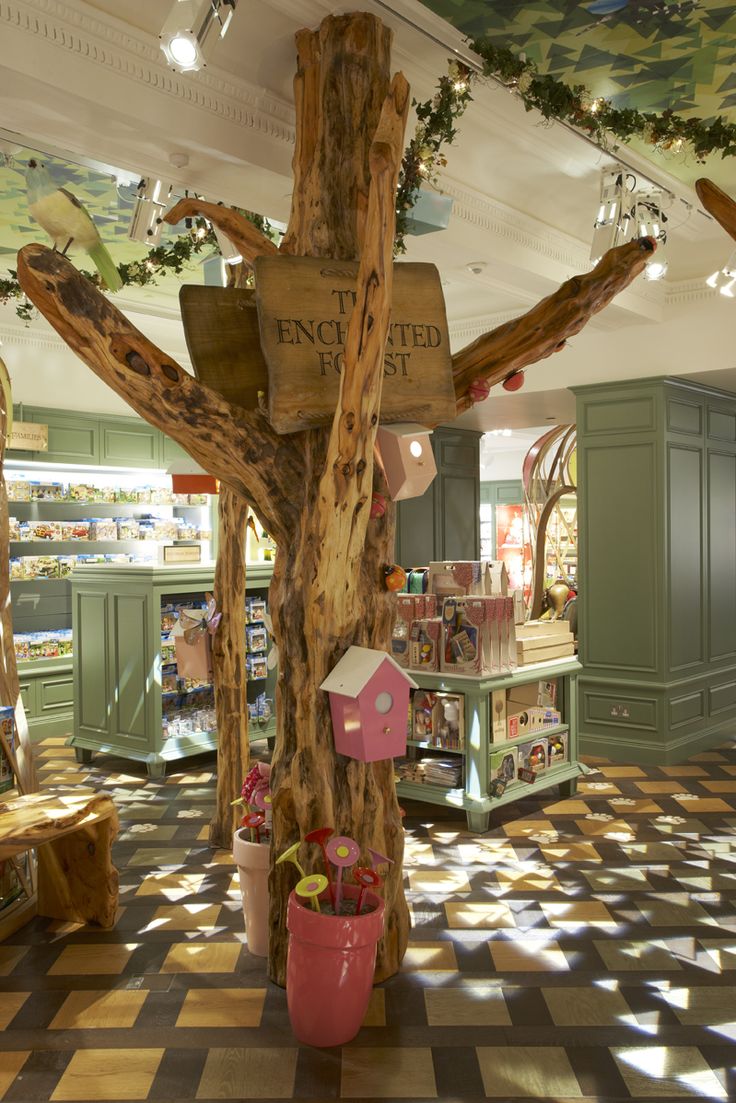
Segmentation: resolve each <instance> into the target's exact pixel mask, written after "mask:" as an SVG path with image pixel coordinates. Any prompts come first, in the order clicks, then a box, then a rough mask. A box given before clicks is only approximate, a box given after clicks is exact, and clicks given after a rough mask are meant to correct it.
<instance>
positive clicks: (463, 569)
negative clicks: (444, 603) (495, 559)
mask: <svg viewBox="0 0 736 1103" xmlns="http://www.w3.org/2000/svg"><path fill="white" fill-rule="evenodd" d="M485 576H486V565H485V562H484V561H482V560H460V561H459V562H456V563H430V564H429V580H428V583H427V589H428V590H429V592H430V593H433V594H437V596H438V597H462V596H468V595H469V596H473V597H479V596H480V595H481V594H484V593H485V592H486V582H485Z"/></svg>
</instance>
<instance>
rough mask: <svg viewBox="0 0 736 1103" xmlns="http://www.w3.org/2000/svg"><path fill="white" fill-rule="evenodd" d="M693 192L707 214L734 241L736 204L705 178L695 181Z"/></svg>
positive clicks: (735, 236)
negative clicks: (696, 194) (711, 216)
mask: <svg viewBox="0 0 736 1103" xmlns="http://www.w3.org/2000/svg"><path fill="white" fill-rule="evenodd" d="M695 191H696V192H697V193H698V199H699V200H700V202H701V203H702V204H703V206H704V207H705V209H706V211H707V212H708V214H711V215H713V217H714V218H715V220H716V222H718V223H719V224H720V225H721V226H722V227H723V229H724V230H725V231H726V233H727V234H729V236H730V237H732V238H733V239H734V241H736V202H735V201H734V200H733V199H732V198H731V196H730V195H727V194H726V193H725V191H722V190H721V188H719V187H718V185H717V184H714V183H713V181H712V180H707V179H706V178H705V177H702V178H701V179H700V180H696V181H695Z"/></svg>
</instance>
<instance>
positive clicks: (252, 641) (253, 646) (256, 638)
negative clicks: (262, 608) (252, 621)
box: [245, 624, 268, 651]
mask: <svg viewBox="0 0 736 1103" xmlns="http://www.w3.org/2000/svg"><path fill="white" fill-rule="evenodd" d="M245 638H246V647H247V649H248V651H267V650H268V632H267V631H266V627H265V625H263V624H259V625H251V626H249V627H248V628H246V630H245Z"/></svg>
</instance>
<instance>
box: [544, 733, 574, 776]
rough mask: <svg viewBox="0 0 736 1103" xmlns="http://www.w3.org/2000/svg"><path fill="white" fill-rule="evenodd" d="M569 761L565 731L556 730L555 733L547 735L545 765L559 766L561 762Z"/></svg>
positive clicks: (550, 766)
mask: <svg viewBox="0 0 736 1103" xmlns="http://www.w3.org/2000/svg"><path fill="white" fill-rule="evenodd" d="M568 761H569V753H568V743H567V732H558V733H557V735H548V736H547V766H548V767H549V768H550V769H551V768H552V767H553V766H559V765H560V763H562V762H568Z"/></svg>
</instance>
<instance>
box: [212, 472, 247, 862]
mask: <svg viewBox="0 0 736 1103" xmlns="http://www.w3.org/2000/svg"><path fill="white" fill-rule="evenodd" d="M217 508H218V515H219V533H218V542H217V564H216V566H215V602H216V604H217V609H218V612H220V613H221V614H222V619H221V620H220V623H219V625H218V628H217V631H216V632H215V634H214V636H213V637H212V680H213V683H214V687H215V714H216V716H217V793H216V799H215V813H214V816H213V817H212V820H211V822H210V834H209V844H210V846H212V847H223V848H224V849H226V850H229V849H230V847H231V846H232V839H233V831H234V830H235V829H236V827H238V825H239V823H240V819H241V817H242V814H243V810H242V808H241V807H240V806H239V805H233V803H232V802H233V801H234V800H236V799H237V798H238V797H239V796H240V790H241V787H242V784H243V778H244V777H245V775H246V773H247V772H248V759H249V753H248V751H249V748H248V703H247V692H246V689H247V686H246V679H245V525H246V521H247V520H248V504H247V502H246V501H245V499H244V498H241V497H240V495H239V494H236V493H235V491H234V490H231V489H230V487H229V486H225V485H224V484H221V485H220V494H219V499H218V503H217Z"/></svg>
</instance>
